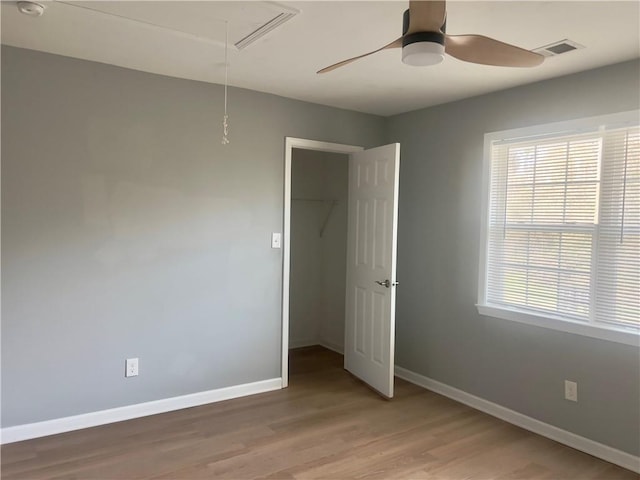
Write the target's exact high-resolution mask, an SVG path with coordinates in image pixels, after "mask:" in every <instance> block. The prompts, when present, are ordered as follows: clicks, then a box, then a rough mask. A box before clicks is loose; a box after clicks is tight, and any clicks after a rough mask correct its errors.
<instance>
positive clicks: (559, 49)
mask: <svg viewBox="0 0 640 480" xmlns="http://www.w3.org/2000/svg"><path fill="white" fill-rule="evenodd" d="M582 48H584V45H580V44H579V43H577V42H574V41H573V40H569V39H567V38H565V39H564V40H560V41H559V42H554V43H550V44H549V45H545V46H544V47H540V48H536V49H535V50H534V52H536V53H539V54H540V55H544V56H545V57H555V56H557V55H562V54H563V53H567V52H571V51H573V50H580V49H582Z"/></svg>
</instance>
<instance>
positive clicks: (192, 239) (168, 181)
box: [1, 47, 640, 454]
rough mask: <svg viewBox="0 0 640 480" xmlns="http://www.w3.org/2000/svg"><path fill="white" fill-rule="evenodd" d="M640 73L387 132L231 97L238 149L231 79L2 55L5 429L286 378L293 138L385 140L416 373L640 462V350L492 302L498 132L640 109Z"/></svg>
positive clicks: (508, 95)
mask: <svg viewBox="0 0 640 480" xmlns="http://www.w3.org/2000/svg"><path fill="white" fill-rule="evenodd" d="M638 71H639V64H638V62H630V63H625V64H620V65H614V66H611V67H607V68H603V69H599V70H595V71H591V72H586V73H582V74H578V75H573V76H569V77H564V78H560V79H555V80H550V81H546V82H541V83H538V84H533V85H529V86H526V87H521V88H516V89H512V90H508V91H504V92H500V93H495V94H491V95H487V96H482V97H478V98H474V99H469V100H465V101H461V102H457V103H452V104H448V105H442V106H439V107H434V108H431V109H427V110H422V111H417V112H413V113H408V114H404V115H399V116H396V117H393V118H391V119H388V120H387V121H386V122H385V120H384V119H381V118H378V117H374V116H369V115H362V114H357V113H353V112H347V111H342V110H337V109H332V108H328V107H322V106H318V105H311V104H306V103H303V102H298V101H293V100H287V99H283V98H279V97H275V96H271V95H265V94H260V93H256V92H250V91H246V90H238V89H231V91H230V122H231V135H230V138H231V144H230V145H228V146H226V147H223V146H222V145H220V133H221V132H220V120H221V116H222V112H221V109H220V107H221V105H222V90H221V88H220V87H219V86H215V85H209V84H203V83H197V82H191V81H185V80H178V79H172V78H166V77H161V76H155V75H150V74H146V73H141V72H135V71H131V70H125V69H120V68H116V67H111V66H106V65H102V64H96V63H91V62H85V61H80V60H74V59H69V58H64V57H58V56H53V55H48V54H43V53H37V52H32V51H28V50H20V49H15V48H11V47H3V48H2V152H1V153H2V297H3V298H2V300H3V302H2V332H1V333H2V426H3V427H8V426H11V425H17V424H23V423H29V422H35V421H40V420H46V419H50V418H57V417H63V416H67V415H74V414H79V413H84V412H90V411H95V410H101V409H105V408H111V407H117V406H121V405H128V404H134V403H138V402H144V401H148V400H154V399H160V398H166V397H171V396H175V395H181V394H187V393H192V392H197V391H203V390H208V389H214V388H219V387H224V386H228V385H237V384H241V383H246V382H252V381H257V380H262V379H267V378H273V377H277V376H278V375H279V371H280V360H279V358H280V313H281V308H280V298H281V297H280V295H281V291H280V284H281V251H279V250H272V249H270V248H269V243H270V242H269V240H270V233H271V232H273V231H281V229H282V191H283V177H284V176H283V166H284V165H283V155H284V151H283V150H284V137H285V136H297V137H303V138H311V139H318V140H324V141H332V142H338V143H348V144H359V145H363V146H375V145H378V144H381V143H385V142H384V141H381V140H383V139H384V138H385V134H387V140H388V141H389V142H392V141H394V142H395V141H398V142H400V143H401V144H402V147H401V149H402V167H401V181H400V216H399V259H398V260H399V265H398V275H399V280H400V281H401V288H399V289H398V305H397V348H396V352H397V353H396V358H397V361H398V364H399V365H401V366H403V367H406V368H409V369H411V370H413V371H416V372H418V373H421V374H423V375H426V376H428V377H431V378H434V379H436V380H439V381H442V382H444V383H447V384H449V385H452V386H455V387H458V388H461V389H463V390H465V391H467V392H470V393H473V394H475V395H478V396H481V397H483V398H486V399H488V400H491V401H494V402H496V403H499V404H501V405H504V406H506V407H509V408H512V409H514V410H517V411H520V412H522V413H524V414H526V415H530V416H532V417H534V418H539V419H540V420H542V421H545V422H548V423H551V424H553V425H557V426H558V427H560V428H565V429H567V430H570V431H573V432H575V433H577V434H580V435H584V436H586V437H588V438H592V439H594V440H597V441H600V442H602V443H605V444H608V445H611V446H613V447H616V448H620V449H622V450H625V451H628V452H631V453H634V454H638V453H640V447H639V445H638V443H639V440H638V438H639V435H638V434H639V432H638V425H639V424H640V418H639V415H640V413H639V411H638V410H639V409H638V404H639V402H640V393H639V378H640V358H639V354H638V349H637V348H634V347H630V346H624V345H621V344H616V343H611V342H607V341H600V340H596V339H591V338H586V337H581V336H576V335H570V334H566V333H560V332H556V331H552V330H546V329H542V328H536V327H532V326H525V325H521V324H516V323H513V322H509V321H504V320H498V319H493V318H487V317H481V316H479V315H478V314H477V312H476V310H475V307H474V304H475V302H476V300H477V299H476V292H477V271H478V270H477V269H478V251H479V227H480V225H479V222H480V207H479V205H480V198H481V181H480V178H481V168H482V142H483V134H484V133H485V132H488V131H495V130H503V129H508V128H516V127H521V126H527V125H534V124H540V123H545V122H551V121H559V120H565V119H570V118H576V117H584V116H589V115H598V114H603V113H610V112H617V111H622V110H629V109H633V108H638V106H639V99H638V87H639V79H638ZM131 356H138V357H140V372H141V373H140V376H139V377H137V378H133V379H125V378H124V377H123V370H124V359H125V358H126V357H131ZM565 378H569V379H572V380H576V381H578V383H579V394H580V402H579V403H577V404H575V403H571V402H566V401H565V400H564V399H563V398H562V381H563V380H564V379H565Z"/></svg>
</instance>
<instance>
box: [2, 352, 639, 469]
mask: <svg viewBox="0 0 640 480" xmlns="http://www.w3.org/2000/svg"><path fill="white" fill-rule="evenodd" d="M341 364H342V357H341V356H339V355H337V354H335V353H333V352H330V351H328V350H325V349H322V348H320V347H310V348H305V349H299V350H296V351H294V352H293V353H292V357H291V376H290V387H289V388H288V389H286V390H280V391H276V392H270V393H265V394H261V395H254V396H251V397H245V398H241V399H236V400H230V401H226V402H221V403H216V404H212V405H206V406H202V407H197V408H191V409H186V410H181V411H177V412H171V413H166V414H162V415H155V416H151V417H146V418H141V419H136V420H130V421H127V422H121V423H117V424H111V425H105V426H102V427H95V428H91V429H86V430H81V431H76V432H70V433H65V434H62V435H55V436H51V437H46V438H40V439H35V440H29V441H26V442H20V443H14V444H9V445H5V446H3V447H2V451H1V452H2V478H3V479H5V480H9V479H14V478H29V479H37V478H67V479H72V478H73V479H93V478H99V479H132V478H154V479H155V478H165V479H191V478H228V479H245V478H283V479H286V478H325V479H346V478H371V479H374V478H381V479H387V478H411V479H420V478H428V479H452V480H454V479H505V480H506V479H533V478H536V479H538V478H539V479H576V480H577V479H580V480H583V479H606V480H609V479H611V480H613V479H638V478H639V477H638V475H636V474H634V473H632V472H630V471H628V470H624V469H622V468H619V467H616V466H614V465H612V464H610V463H607V462H604V461H601V460H598V459H596V458H594V457H591V456H589V455H586V454H584V453H581V452H578V451H577V450H573V449H571V448H569V447H565V446H563V445H560V444H558V443H556V442H553V441H551V440H547V439H545V438H543V437H540V436H538V435H535V434H532V433H529V432H527V431H525V430H522V429H520V428H518V427H515V426H512V425H510V424H508V423H505V422H503V421H501V420H498V419H495V418H493V417H490V416H488V415H485V414H483V413H480V412H478V411H476V410H473V409H471V408H469V407H466V406H464V405H461V404H459V403H456V402H454V401H452V400H449V399H447V398H445V397H442V396H440V395H437V394H435V393H431V392H428V391H426V390H423V389H422V388H419V387H416V386H414V385H411V384H409V383H407V382H404V381H402V380H396V398H394V399H393V400H392V401H386V400H383V399H381V398H380V397H378V396H377V395H376V394H375V393H373V392H372V391H371V390H369V389H368V388H367V387H365V386H364V385H363V384H361V383H360V382H358V381H357V380H355V379H353V378H352V377H351V376H350V375H349V374H347V373H346V372H345V371H344V370H342V367H341Z"/></svg>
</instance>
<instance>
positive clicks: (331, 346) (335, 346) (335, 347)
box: [318, 340, 344, 355]
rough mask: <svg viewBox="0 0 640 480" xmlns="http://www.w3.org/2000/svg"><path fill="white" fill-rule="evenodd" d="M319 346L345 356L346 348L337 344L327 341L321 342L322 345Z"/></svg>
mask: <svg viewBox="0 0 640 480" xmlns="http://www.w3.org/2000/svg"><path fill="white" fill-rule="evenodd" d="M318 345H320V346H321V347H324V348H328V349H329V350H333V351H334V352H336V353H339V354H340V355H344V348H343V347H342V345H338V344H337V343H333V342H329V341H327V340H320V343H319V344H318Z"/></svg>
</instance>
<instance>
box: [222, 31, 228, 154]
mask: <svg viewBox="0 0 640 480" xmlns="http://www.w3.org/2000/svg"><path fill="white" fill-rule="evenodd" d="M228 58H229V22H228V21H226V20H225V22H224V117H222V144H223V145H227V144H228V143H229V138H228V137H227V136H228V135H229V115H227V87H228V84H229V61H228Z"/></svg>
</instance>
